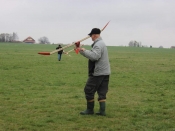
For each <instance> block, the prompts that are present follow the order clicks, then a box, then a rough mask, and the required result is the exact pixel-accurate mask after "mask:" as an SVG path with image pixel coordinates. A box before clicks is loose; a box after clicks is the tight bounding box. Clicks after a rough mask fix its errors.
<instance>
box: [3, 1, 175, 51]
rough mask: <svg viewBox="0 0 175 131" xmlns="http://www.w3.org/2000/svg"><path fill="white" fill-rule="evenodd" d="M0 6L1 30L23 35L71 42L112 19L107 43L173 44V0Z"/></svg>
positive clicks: (105, 37) (6, 3) (106, 33)
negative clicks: (133, 41)
mask: <svg viewBox="0 0 175 131" xmlns="http://www.w3.org/2000/svg"><path fill="white" fill-rule="evenodd" d="M0 5H1V7H0V33H13V32H17V34H18V36H19V40H24V39H25V38H26V37H28V36H31V37H33V38H34V39H35V40H36V41H37V42H38V39H39V38H40V37H42V36H46V37H48V38H49V40H50V42H51V43H65V44H66V43H72V42H73V41H77V40H80V39H82V38H84V37H86V36H87V34H88V33H89V32H90V31H91V29H92V28H95V27H97V28H100V29H101V28H102V27H103V26H104V25H105V24H106V23H107V22H108V21H109V20H110V21H111V22H110V24H109V25H108V27H107V28H106V29H105V30H104V32H102V34H101V36H102V38H103V40H104V41H105V43H106V45H111V46H120V45H128V43H129V42H130V41H131V40H136V41H138V42H141V43H142V44H143V45H147V46H150V45H152V46H153V47H159V46H160V45H162V46H163V47H166V48H168V47H170V46H172V45H174V46H175V0H0ZM83 43H84V44H91V43H92V41H91V39H88V40H86V41H85V42H83Z"/></svg>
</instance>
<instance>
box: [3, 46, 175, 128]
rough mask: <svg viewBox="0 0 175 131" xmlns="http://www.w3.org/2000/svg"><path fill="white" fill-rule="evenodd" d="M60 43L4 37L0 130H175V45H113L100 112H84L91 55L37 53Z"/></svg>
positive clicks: (96, 108)
mask: <svg viewBox="0 0 175 131" xmlns="http://www.w3.org/2000/svg"><path fill="white" fill-rule="evenodd" d="M55 48H56V45H32V44H10V43H0V131H10V130H11V131H15V130H16V131H17V130H25V131H27V130H32V131H53V130H58V131H77V130H78V131H120V130H121V131H133V130H138V131H143V130H145V131H155V130H158V131H161V130H162V131H165V130H166V131H173V130H175V124H174V123H175V50H173V49H155V48H128V47H108V50H109V58H110V64H111V71H112V74H111V77H110V84H109V92H108V94H107V109H106V113H107V116H106V117H100V116H96V115H93V116H81V115H79V112H80V111H82V110H84V109H85V108H86V101H85V98H84V92H83V88H84V85H85V83H86V80H87V59H85V58H84V57H82V56H81V55H76V54H75V53H74V52H72V53H70V54H71V57H69V56H67V55H63V58H62V61H61V62H58V61H57V54H53V55H51V56H42V55H38V54H37V52H40V51H52V50H54V49H55ZM87 48H90V47H87ZM96 99H97V96H96ZM98 107H99V106H98V102H97V101H96V105H95V111H98Z"/></svg>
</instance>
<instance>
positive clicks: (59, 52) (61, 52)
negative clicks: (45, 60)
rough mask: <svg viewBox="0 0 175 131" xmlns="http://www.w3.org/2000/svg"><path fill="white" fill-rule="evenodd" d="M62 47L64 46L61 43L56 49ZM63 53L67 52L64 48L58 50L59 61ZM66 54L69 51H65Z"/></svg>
mask: <svg viewBox="0 0 175 131" xmlns="http://www.w3.org/2000/svg"><path fill="white" fill-rule="evenodd" d="M60 48H62V47H61V45H58V47H57V48H56V50H58V49H60ZM63 53H65V52H64V51H63V50H60V51H58V61H60V60H61V56H62V54H63ZM65 54H67V53H65Z"/></svg>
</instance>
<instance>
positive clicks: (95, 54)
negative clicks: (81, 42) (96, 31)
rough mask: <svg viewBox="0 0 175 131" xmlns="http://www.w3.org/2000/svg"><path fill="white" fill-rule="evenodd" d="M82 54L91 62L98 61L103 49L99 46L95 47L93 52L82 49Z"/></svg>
mask: <svg viewBox="0 0 175 131" xmlns="http://www.w3.org/2000/svg"><path fill="white" fill-rule="evenodd" d="M80 54H81V55H83V56H84V57H86V58H88V59H90V60H91V61H97V60H98V59H99V58H100V57H101V48H100V47H99V46H94V48H92V50H86V49H84V48H82V49H81V50H80Z"/></svg>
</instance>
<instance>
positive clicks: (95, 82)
mask: <svg viewBox="0 0 175 131" xmlns="http://www.w3.org/2000/svg"><path fill="white" fill-rule="evenodd" d="M108 83H109V75H103V76H89V78H88V80H87V83H86V85H85V88H84V92H85V96H86V100H87V101H89V100H93V99H94V95H95V93H96V92H97V93H98V101H100V100H105V99H106V94H107V92H108Z"/></svg>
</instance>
